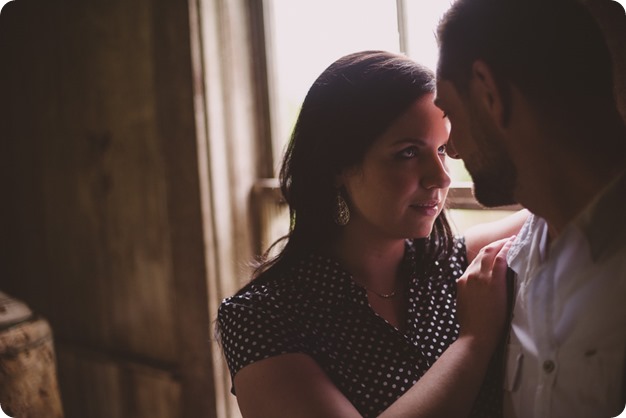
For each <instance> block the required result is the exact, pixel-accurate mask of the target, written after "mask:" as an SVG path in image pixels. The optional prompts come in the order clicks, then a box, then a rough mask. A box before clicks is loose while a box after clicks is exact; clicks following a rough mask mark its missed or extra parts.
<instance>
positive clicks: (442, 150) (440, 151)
mask: <svg viewBox="0 0 626 418" xmlns="http://www.w3.org/2000/svg"><path fill="white" fill-rule="evenodd" d="M446 148H447V146H446V145H445V144H444V145H442V146H440V147H439V148H437V153H438V154H439V155H446Z"/></svg>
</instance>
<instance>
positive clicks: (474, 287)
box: [457, 236, 515, 350]
mask: <svg viewBox="0 0 626 418" xmlns="http://www.w3.org/2000/svg"><path fill="white" fill-rule="evenodd" d="M514 238H515V237H514V236H513V237H511V238H506V239H501V240H499V241H495V242H493V243H491V244H489V245H487V246H485V247H483V248H482V249H481V250H480V252H479V253H478V255H477V256H476V258H475V259H474V261H472V263H471V264H470V265H469V267H468V268H467V270H466V271H465V273H464V274H463V276H461V278H460V279H459V280H458V282H457V315H458V320H459V325H460V327H461V332H460V337H462V338H470V339H472V340H473V342H474V343H476V344H478V346H479V347H481V348H485V349H487V350H492V349H493V348H494V347H495V346H496V345H497V343H498V341H499V340H500V337H501V335H502V332H503V331H504V324H505V321H506V313H507V300H506V270H507V263H506V254H507V252H508V251H509V248H510V246H511V243H512V242H513V239H514Z"/></svg>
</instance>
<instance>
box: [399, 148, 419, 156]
mask: <svg viewBox="0 0 626 418" xmlns="http://www.w3.org/2000/svg"><path fill="white" fill-rule="evenodd" d="M416 155H417V149H416V148H415V147H409V148H405V149H403V150H402V151H400V152H399V153H398V157H400V158H413V157H415V156H416Z"/></svg>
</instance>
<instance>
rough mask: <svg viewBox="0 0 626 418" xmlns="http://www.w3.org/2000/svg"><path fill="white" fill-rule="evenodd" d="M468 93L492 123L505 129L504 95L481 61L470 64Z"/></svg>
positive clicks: (506, 118) (488, 68) (505, 104)
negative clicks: (485, 112) (470, 74)
mask: <svg viewBox="0 0 626 418" xmlns="http://www.w3.org/2000/svg"><path fill="white" fill-rule="evenodd" d="M470 91H471V92H472V94H473V95H474V97H475V99H476V100H477V101H478V102H479V103H480V104H482V106H483V107H484V109H485V110H486V111H487V112H488V113H489V114H490V115H491V117H492V118H493V120H494V122H495V123H496V124H497V125H498V126H499V127H500V128H505V127H506V124H507V120H508V108H507V106H508V105H507V103H506V99H505V94H504V92H503V91H502V89H501V88H500V86H499V85H498V83H496V79H495V77H494V75H493V71H492V70H491V67H489V65H488V64H487V63H486V62H485V61H483V60H476V61H474V63H473V64H472V78H471V80H470Z"/></svg>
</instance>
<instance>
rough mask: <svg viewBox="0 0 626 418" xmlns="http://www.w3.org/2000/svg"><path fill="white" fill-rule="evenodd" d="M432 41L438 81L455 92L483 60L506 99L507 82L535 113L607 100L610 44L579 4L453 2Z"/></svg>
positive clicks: (564, 0) (562, 0)
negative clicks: (436, 52)
mask: <svg viewBox="0 0 626 418" xmlns="http://www.w3.org/2000/svg"><path fill="white" fill-rule="evenodd" d="M438 42H439V46H440V58H439V65H438V69H437V76H438V77H439V78H441V79H445V80H449V81H451V82H452V83H453V84H454V86H455V87H456V89H457V90H458V91H459V93H460V94H465V93H467V88H468V82H469V79H470V75H471V68H472V63H473V62H474V61H475V60H477V59H481V60H483V61H484V62H486V63H487V64H488V65H489V67H490V68H491V70H492V72H493V74H494V77H495V78H496V82H497V83H498V84H499V86H500V87H501V88H502V89H503V92H504V95H505V96H506V94H507V90H508V85H509V83H510V84H512V85H515V86H516V87H517V88H518V89H519V90H520V91H521V92H522V93H523V94H524V95H525V96H526V97H528V98H529V99H530V100H533V102H534V104H535V105H537V106H538V107H539V108H542V107H545V106H549V107H551V108H552V107H554V106H559V107H561V106H563V107H569V108H570V109H572V110H573V109H574V108H573V107H571V106H578V105H583V103H580V102H581V101H582V100H584V101H585V102H586V103H587V104H590V105H592V104H591V103H593V102H597V101H600V102H604V103H606V102H605V100H607V98H611V99H612V94H613V82H612V64H611V56H610V53H609V50H608V47H607V45H606V43H605V40H604V37H603V34H602V31H601V30H600V27H599V25H598V24H597V22H596V21H595V19H594V18H593V17H592V16H591V15H590V13H589V12H588V11H587V9H586V7H585V6H584V5H583V4H581V3H580V2H579V1H577V0H457V1H456V3H454V4H453V5H452V6H451V8H450V10H449V11H448V12H447V13H446V14H445V16H444V17H443V18H442V20H441V22H440V24H439V28H438ZM589 102H591V103H589Z"/></svg>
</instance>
